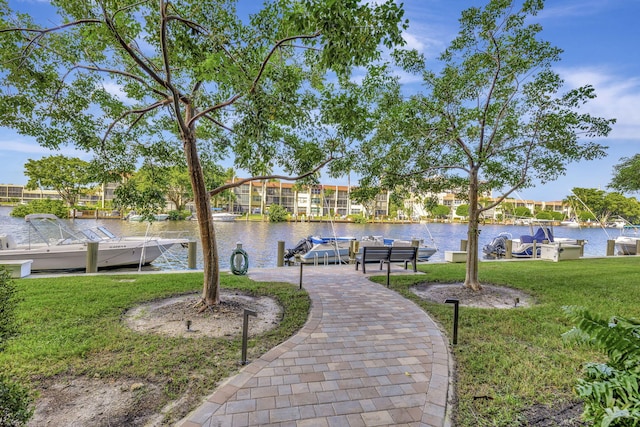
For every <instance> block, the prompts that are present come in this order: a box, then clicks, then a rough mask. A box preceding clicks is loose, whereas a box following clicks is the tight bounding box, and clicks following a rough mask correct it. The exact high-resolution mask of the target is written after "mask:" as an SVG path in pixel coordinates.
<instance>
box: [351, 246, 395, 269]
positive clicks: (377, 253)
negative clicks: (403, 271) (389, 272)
mask: <svg viewBox="0 0 640 427" xmlns="http://www.w3.org/2000/svg"><path fill="white" fill-rule="evenodd" d="M390 251H391V248H388V247H386V246H365V247H363V248H362V253H359V254H358V255H357V256H356V270H358V265H359V264H362V272H363V273H366V272H367V271H366V267H365V265H366V263H367V262H379V263H380V270H382V264H383V263H385V262H386V263H388V262H389V252H390ZM390 268H391V267H390V266H388V268H387V269H390Z"/></svg>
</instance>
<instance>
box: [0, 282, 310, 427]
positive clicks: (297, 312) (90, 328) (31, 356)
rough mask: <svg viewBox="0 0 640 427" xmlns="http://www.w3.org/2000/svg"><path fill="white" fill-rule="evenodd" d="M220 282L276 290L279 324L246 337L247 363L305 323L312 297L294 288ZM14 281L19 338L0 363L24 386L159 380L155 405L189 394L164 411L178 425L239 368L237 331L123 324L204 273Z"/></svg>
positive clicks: (189, 287)
mask: <svg viewBox="0 0 640 427" xmlns="http://www.w3.org/2000/svg"><path fill="white" fill-rule="evenodd" d="M222 284H223V287H225V288H233V289H240V290H243V291H245V292H248V293H252V294H258V295H272V296H274V297H275V298H277V299H278V300H279V302H280V304H281V305H282V306H283V313H284V314H283V319H282V321H281V323H280V325H279V326H278V328H277V329H275V330H272V331H269V332H265V333H264V334H261V335H260V336H258V337H256V338H254V339H250V340H249V346H248V347H249V350H248V359H249V360H253V359H255V358H257V357H259V355H261V354H263V353H265V352H266V351H268V350H269V349H270V348H272V347H274V346H276V345H277V344H278V343H280V342H282V341H284V340H285V339H287V338H288V337H289V336H291V335H292V334H293V333H295V332H296V331H297V330H298V329H300V328H301V327H302V325H303V324H304V323H305V321H306V318H307V315H308V311H309V307H310V300H309V298H308V295H307V294H306V292H304V291H300V290H299V289H298V287H297V286H294V285H290V284H281V283H256V282H252V281H250V280H249V279H248V278H246V277H242V276H231V275H223V276H222ZM16 285H17V287H18V291H19V297H20V298H21V302H20V304H19V307H18V313H17V315H18V322H19V329H20V335H19V336H18V337H17V338H15V339H12V340H10V341H9V343H8V346H7V348H6V350H5V351H4V352H0V366H2V369H3V370H6V371H8V372H9V373H11V374H12V375H13V376H15V377H16V378H18V379H19V380H20V382H22V383H23V384H25V385H30V386H31V387H34V388H35V386H36V385H37V384H39V383H41V382H42V381H43V380H46V379H51V378H54V377H56V376H62V377H74V376H83V377H87V378H100V379H104V380H111V379H114V380H118V379H131V378H135V379H137V380H138V381H140V382H142V383H145V382H150V383H155V384H160V385H162V387H163V388H164V396H163V397H164V399H163V400H162V401H158V402H157V405H158V408H157V409H158V410H159V409H160V408H162V407H163V406H164V405H165V404H166V403H168V402H169V401H170V400H173V399H175V398H177V397H182V396H185V395H187V396H189V397H188V398H187V399H186V403H187V405H181V406H180V407H179V408H176V411H178V412H177V413H169V414H168V415H167V421H168V422H169V421H171V422H175V421H177V420H178V419H180V418H181V417H184V416H185V415H186V413H187V412H188V411H189V410H190V409H193V408H194V406H195V405H197V404H198V403H200V402H201V401H202V398H204V397H205V396H206V395H208V394H209V393H211V392H212V391H213V390H214V388H215V386H216V384H217V383H218V382H219V381H220V380H222V379H224V378H226V377H228V376H230V375H232V374H233V373H235V372H236V371H237V370H238V369H239V365H238V361H239V360H240V359H241V357H240V356H241V337H239V336H238V337H235V338H234V339H230V338H220V339H214V338H203V339H191V338H171V337H166V336H160V335H154V334H140V333H136V332H133V331H131V330H130V329H128V328H127V327H126V326H125V325H124V324H123V323H122V322H121V317H122V315H123V313H124V312H125V311H126V310H127V309H129V308H132V307H134V306H136V305H138V304H139V303H141V302H144V301H150V300H154V299H160V298H166V297H169V296H173V295H179V294H184V293H189V292H194V291H200V290H201V289H202V274H201V273H181V274H150V275H130V276H125V275H123V276H120V275H118V276H114V275H104V276H74V277H57V278H34V279H22V280H18V281H16ZM185 406H186V407H185Z"/></svg>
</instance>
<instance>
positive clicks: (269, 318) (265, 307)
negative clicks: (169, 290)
mask: <svg viewBox="0 0 640 427" xmlns="http://www.w3.org/2000/svg"><path fill="white" fill-rule="evenodd" d="M199 300H200V294H199V293H198V294H189V295H181V296H177V297H173V298H168V299H163V300H157V301H152V302H149V303H147V304H143V305H140V306H138V307H135V308H133V309H131V310H129V311H128V312H127V313H125V315H124V317H123V322H125V324H126V325H128V326H129V327H130V328H131V329H133V330H135V331H138V332H139V333H145V334H148V333H152V334H162V335H167V336H181V337H189V338H199V337H232V336H235V335H241V334H242V322H243V317H244V310H245V309H248V310H252V311H255V312H256V313H257V317H253V316H251V317H249V330H248V333H249V336H254V335H258V334H260V333H262V332H266V331H268V330H270V329H273V328H275V327H276V326H277V325H278V324H279V322H280V318H281V316H282V308H281V307H280V305H279V304H278V302H277V301H276V300H275V299H273V298H270V297H254V296H250V295H246V294H242V293H239V292H231V291H228V290H221V304H220V306H218V307H215V308H213V309H207V310H204V311H202V312H200V313H197V311H196V310H195V309H194V308H193V307H194V305H195V304H196V303H197V302H198V301H199ZM187 321H190V325H189V329H187ZM39 392H40V397H39V399H38V400H37V402H36V410H35V412H34V415H33V417H32V418H31V420H30V421H29V423H28V426H30V427H39V426H55V427H58V426H75V427H82V426H92V427H106V426H147V427H150V426H160V425H163V424H162V419H163V416H162V414H159V413H157V401H158V400H160V399H161V396H162V385H159V384H152V383H144V382H139V381H136V380H131V379H122V380H117V381H114V380H105V379H101V378H87V377H65V378H63V377H60V378H55V379H52V380H46V381H44V382H43V383H42V384H41V385H40V388H39ZM172 404H173V405H178V404H180V402H179V401H178V402H172Z"/></svg>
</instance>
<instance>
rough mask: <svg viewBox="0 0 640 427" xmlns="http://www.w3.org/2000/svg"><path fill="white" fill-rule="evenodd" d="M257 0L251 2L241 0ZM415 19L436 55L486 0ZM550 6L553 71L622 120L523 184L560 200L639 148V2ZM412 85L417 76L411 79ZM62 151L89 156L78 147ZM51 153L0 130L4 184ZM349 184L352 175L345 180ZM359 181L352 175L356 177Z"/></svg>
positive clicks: (430, 8) (531, 195)
mask: <svg viewBox="0 0 640 427" xmlns="http://www.w3.org/2000/svg"><path fill="white" fill-rule="evenodd" d="M243 3H244V4H247V5H248V4H252V6H253V4H254V2H253V1H250V0H242V1H240V5H242V4H243ZM404 3H405V10H406V17H407V18H408V19H409V21H410V27H409V30H408V31H407V32H406V34H405V39H406V40H407V42H408V45H409V46H410V47H415V48H417V49H419V50H420V51H421V52H423V53H424V54H425V55H426V57H427V58H428V59H429V58H433V59H435V58H436V57H437V55H438V54H439V53H440V52H442V51H443V50H444V49H445V48H446V47H447V46H448V44H449V42H450V40H451V39H452V38H453V37H454V36H455V35H456V33H457V31H458V19H459V17H460V12H461V11H462V10H464V9H466V8H467V7H470V6H481V5H483V4H484V3H485V2H484V1H472V0H455V1H452V0H405V2H404ZM546 3H547V4H546V8H545V10H544V12H543V13H542V14H540V15H538V16H537V17H536V18H535V20H536V21H537V22H539V23H540V24H541V25H542V27H543V32H542V34H541V37H543V38H544V39H546V40H548V41H550V42H551V43H552V44H554V45H556V46H557V47H560V48H561V49H563V50H564V53H563V55H562V61H560V62H559V63H557V65H556V66H555V70H556V71H557V72H558V73H559V74H560V75H561V76H562V78H563V79H564V80H565V83H566V88H567V89H568V88H570V87H577V86H582V85H585V84H591V85H593V86H594V87H595V89H596V93H597V95H598V98H597V99H596V100H594V101H592V102H590V103H589V104H588V105H587V107H586V110H587V111H588V112H589V113H592V114H594V115H597V116H601V117H606V118H616V119H617V123H616V125H615V126H614V128H613V131H612V132H611V134H610V136H609V137H608V138H606V139H605V140H603V141H599V142H601V143H603V144H604V145H607V146H609V149H608V156H607V157H606V158H604V159H600V160H595V161H589V162H583V163H579V164H571V165H569V167H568V171H567V175H566V176H564V177H562V178H560V179H559V180H557V181H556V182H553V183H549V184H546V185H544V186H540V185H539V186H537V187H535V188H531V189H526V190H521V191H519V192H518V196H519V197H521V198H524V199H535V200H546V201H551V200H560V199H562V198H564V197H565V196H567V195H569V194H570V190H571V188H573V187H588V188H601V189H603V190H606V189H607V188H606V186H607V184H608V183H609V182H610V180H611V175H612V170H613V166H614V165H615V164H617V163H619V160H620V158H621V157H630V156H633V155H634V154H636V153H640V59H639V58H638V54H637V51H638V47H637V42H638V41H639V40H640V25H638V23H637V17H638V16H640V1H638V0H547V2H546ZM10 4H11V5H12V7H13V8H14V9H18V10H21V11H24V12H29V13H32V14H36V15H40V16H42V15H43V14H45V13H47V9H48V4H49V1H48V0H10ZM407 84H411V81H409V80H407ZM61 153H62V154H65V155H69V156H78V157H81V158H85V159H89V158H90V156H89V155H87V154H86V153H83V152H78V151H75V150H73V149H72V148H65V149H63V150H62V151H61ZM50 154H57V153H52V152H51V151H49V150H47V149H44V148H41V147H39V146H38V145H37V144H36V143H35V142H34V141H33V140H32V139H30V138H27V137H23V136H20V135H17V134H16V133H15V132H14V131H12V130H10V129H0V163H1V164H2V165H3V167H2V168H0V183H12V184H24V183H26V178H25V177H24V168H23V165H24V163H25V162H26V161H27V160H28V159H39V158H41V157H43V156H47V155H50ZM345 182H346V180H345ZM352 182H353V180H352Z"/></svg>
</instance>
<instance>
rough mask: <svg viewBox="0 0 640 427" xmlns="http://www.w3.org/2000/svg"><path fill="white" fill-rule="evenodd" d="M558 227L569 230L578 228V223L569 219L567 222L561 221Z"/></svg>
mask: <svg viewBox="0 0 640 427" xmlns="http://www.w3.org/2000/svg"><path fill="white" fill-rule="evenodd" d="M560 225H562V226H565V227H569V228H580V222H579V221H578V220H577V219H575V218H571V219H567V220H564V221H561V222H560Z"/></svg>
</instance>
